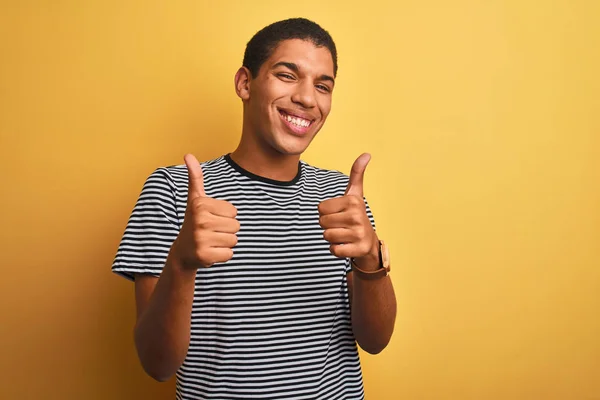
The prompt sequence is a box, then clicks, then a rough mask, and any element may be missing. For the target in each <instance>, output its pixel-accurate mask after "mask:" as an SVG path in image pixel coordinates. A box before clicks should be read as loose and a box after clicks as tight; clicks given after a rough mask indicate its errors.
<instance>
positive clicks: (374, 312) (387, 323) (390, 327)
mask: <svg viewBox="0 0 600 400" xmlns="http://www.w3.org/2000/svg"><path fill="white" fill-rule="evenodd" d="M355 262H356V263H357V266H359V268H360V269H361V270H363V271H376V270H378V269H380V268H381V260H380V252H379V240H378V239H377V238H376V237H375V240H374V242H373V246H372V249H371V251H370V253H369V254H368V255H366V256H364V257H361V258H358V259H355ZM349 278H350V280H349V282H351V293H352V297H351V299H350V300H351V301H352V303H351V311H352V330H353V332H354V337H355V338H356V341H357V342H358V344H359V345H360V347H362V348H363V349H364V350H365V351H367V352H369V353H371V354H377V353H379V352H381V351H382V350H383V349H384V348H385V347H386V346H387V344H388V343H389V341H390V339H391V337H392V333H393V332H394V323H395V321H396V296H395V294H394V287H393V285H392V280H391V279H390V277H389V276H384V277H381V278H377V279H364V278H361V274H359V273H358V272H357V273H351V274H349Z"/></svg>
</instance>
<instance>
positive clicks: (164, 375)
mask: <svg viewBox="0 0 600 400" xmlns="http://www.w3.org/2000/svg"><path fill="white" fill-rule="evenodd" d="M195 277H196V270H195V269H184V268H182V267H181V265H179V264H178V262H176V260H175V259H174V257H172V256H171V255H169V257H168V258H167V262H166V264H165V267H164V269H163V272H162V274H161V276H160V278H159V279H158V282H157V283H156V287H155V289H154V292H153V293H152V296H151V297H150V299H149V301H148V305H147V307H146V308H145V310H144V312H143V313H142V314H141V315H140V317H139V318H138V321H137V323H136V326H135V344H136V348H137V352H138V356H139V358H140V362H141V364H142V366H143V367H144V370H145V371H146V372H147V373H148V374H149V375H150V376H151V377H153V378H154V379H156V380H159V381H165V380H167V379H169V378H170V377H171V376H173V375H174V374H175V372H177V370H178V369H179V367H180V366H181V364H182V363H183V361H184V359H185V356H186V354H187V350H188V346H189V341H190V327H191V314H192V304H193V298H194V286H195Z"/></svg>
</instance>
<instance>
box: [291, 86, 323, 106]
mask: <svg viewBox="0 0 600 400" xmlns="http://www.w3.org/2000/svg"><path fill="white" fill-rule="evenodd" d="M292 102H294V103H295V104H298V105H299V106H301V107H303V108H313V107H315V106H316V105H317V101H316V99H315V87H314V85H313V84H312V82H310V81H308V80H305V81H302V82H300V83H299V84H298V85H296V91H295V92H294V94H293V95H292Z"/></svg>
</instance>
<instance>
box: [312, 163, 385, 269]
mask: <svg viewBox="0 0 600 400" xmlns="http://www.w3.org/2000/svg"><path fill="white" fill-rule="evenodd" d="M370 160H371V156H370V155H369V154H367V153H365V154H362V155H361V156H360V157H358V158H357V159H356V161H355V162H354V164H353V165H352V171H351V172H350V181H349V182H348V187H347V188H346V192H345V194H344V196H341V197H336V198H333V199H329V200H325V201H323V202H321V203H320V204H319V215H320V218H319V224H320V225H321V227H322V228H323V229H324V230H325V232H324V233H323V237H324V238H325V240H327V241H328V242H329V243H330V244H331V246H330V251H331V253H332V254H333V255H335V256H337V257H351V258H355V259H356V260H355V261H356V262H359V261H360V258H361V257H365V256H368V255H371V256H375V257H378V256H379V254H378V247H377V244H378V240H377V235H376V234H375V231H374V230H373V227H372V225H371V222H370V221H369V217H368V216H367V212H366V208H365V203H364V200H363V180H364V175H365V169H366V168H367V164H368V163H369V161H370ZM371 258H373V257H371Z"/></svg>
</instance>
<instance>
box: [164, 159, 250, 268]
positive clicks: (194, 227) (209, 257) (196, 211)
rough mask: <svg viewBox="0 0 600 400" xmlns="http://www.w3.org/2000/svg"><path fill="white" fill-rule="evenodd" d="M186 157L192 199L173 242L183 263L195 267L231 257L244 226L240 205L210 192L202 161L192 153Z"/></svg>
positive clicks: (175, 250)
mask: <svg viewBox="0 0 600 400" xmlns="http://www.w3.org/2000/svg"><path fill="white" fill-rule="evenodd" d="M184 160H185V164H186V166H187V169H188V199H187V207H186V210H185V216H184V220H183V225H182V227H181V231H180V232H179V235H178V236H177V239H176V240H175V243H174V244H173V250H174V253H175V256H176V257H177V258H178V259H179V261H180V262H181V265H182V266H183V267H185V268H195V269H197V268H201V267H210V266H211V265H213V264H216V263H222V262H226V261H229V260H230V259H231V258H232V257H233V247H234V246H235V245H236V244H237V235H236V234H237V232H238V231H239V230H240V223H239V221H238V220H237V219H236V216H237V209H236V208H235V207H234V206H233V204H231V203H229V202H228V201H224V200H217V199H212V198H210V197H208V196H206V193H205V192H204V177H203V175H202V167H201V166H200V163H199V162H198V160H197V159H196V157H194V156H193V155H191V154H187V155H186V156H185V157H184Z"/></svg>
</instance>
